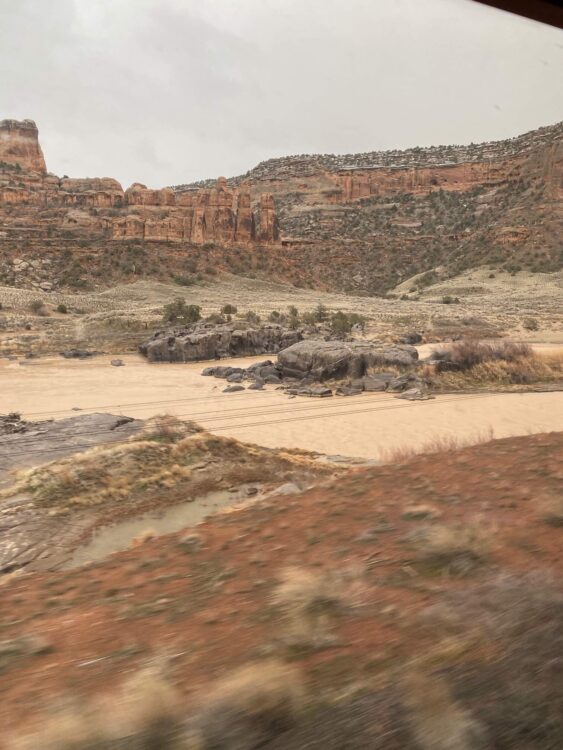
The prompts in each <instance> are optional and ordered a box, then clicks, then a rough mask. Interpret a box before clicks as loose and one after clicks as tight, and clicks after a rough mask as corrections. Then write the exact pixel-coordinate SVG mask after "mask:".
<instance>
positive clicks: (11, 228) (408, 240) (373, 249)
mask: <svg viewBox="0 0 563 750" xmlns="http://www.w3.org/2000/svg"><path fill="white" fill-rule="evenodd" d="M562 206H563V123H559V124H557V125H552V126H550V127H546V128H540V129H539V130H535V131H532V132H530V133H525V134H524V135H521V136H518V137H517V138H511V139H508V140H505V141H499V142H493V143H482V144H471V145H469V146H437V147H433V148H424V149H422V148H414V149H408V150H405V151H386V152H368V153H361V154H346V155H342V156H336V155H331V154H324V155H323V154H320V155H301V156H290V157H284V158H280V159H271V160H269V161H266V162H262V163H261V164H259V165H258V166H256V167H255V168H254V169H252V170H250V171H249V172H248V173H247V174H245V175H243V176H239V177H233V178H230V179H225V178H224V177H220V178H219V179H218V180H217V181H212V180H205V181H202V182H198V183H193V184H191V185H178V186H175V187H172V188H171V187H168V188H162V189H160V190H153V189H149V188H147V187H146V186H145V185H142V184H140V183H135V184H133V185H131V187H130V188H128V189H127V190H125V191H124V190H123V189H122V187H121V185H120V184H119V183H118V182H116V181H115V180H113V179H110V178H98V179H69V178H62V179H60V178H58V177H57V176H55V175H52V174H48V173H46V172H45V164H44V161H43V156H42V154H41V149H40V148H39V144H38V140H37V128H36V127H35V124H34V123H32V122H31V121H28V120H26V121H24V122H21V123H18V122H15V121H12V120H8V121H4V123H2V126H1V127H0V261H2V266H1V267H0V275H1V277H2V279H3V281H4V283H8V284H15V285H18V284H22V285H26V286H29V285H32V286H37V285H39V286H40V288H41V289H43V286H41V285H40V284H41V283H43V282H44V283H46V284H52V282H53V283H54V286H53V285H52V286H51V287H48V288H56V286H57V285H64V284H66V283H69V285H72V284H73V283H74V279H75V278H77V277H80V278H79V281H81V273H79V272H78V271H77V272H76V273H72V274H63V280H62V281H61V282H60V284H59V280H58V279H56V278H54V277H51V276H49V273H50V271H48V269H47V270H46V271H45V274H44V275H46V276H47V278H41V279H37V278H28V276H29V275H22V274H21V273H19V272H18V269H23V268H24V267H25V266H24V265H22V262H23V263H30V262H31V261H33V262H34V263H41V262H43V260H44V259H45V255H50V262H52V263H53V265H52V266H51V268H54V267H55V265H56V260H57V257H56V253H57V252H58V253H60V251H61V250H64V251H65V252H66V253H67V254H68V253H70V256H68V257H72V259H73V260H76V265H77V266H80V265H81V263H80V260H81V258H83V257H85V256H87V265H88V268H87V269H86V272H85V275H86V276H88V275H89V274H91V277H90V279H86V283H90V282H91V281H92V277H93V279H95V282H94V283H99V282H98V281H97V280H98V279H99V280H102V281H103V280H104V279H105V278H107V273H106V272H105V271H104V269H103V268H101V266H102V265H103V263H101V262H100V268H97V267H96V263H97V262H98V260H97V258H99V257H102V256H104V254H105V255H108V254H110V255H111V254H112V253H113V252H114V249H115V255H116V256H119V255H120V254H122V253H123V250H124V249H126V248H128V246H129V245H131V246H139V245H140V246H142V245H143V244H145V243H154V245H157V246H159V247H158V252H159V261H160V263H161V268H162V271H163V275H166V274H170V275H173V274H176V273H179V268H180V273H184V269H183V268H182V265H181V262H182V256H183V254H184V253H185V254H186V255H189V254H190V248H191V249H192V250H191V251H192V253H193V255H194V257H197V264H198V265H197V270H198V271H201V270H202V269H203V268H207V267H208V266H210V267H214V268H222V269H226V270H232V271H234V272H235V273H240V272H242V269H244V270H245V271H246V272H248V271H252V272H253V273H255V274H256V275H267V276H268V278H270V279H275V280H279V281H282V282H288V281H289V282H292V283H295V284H299V285H301V286H309V287H313V288H323V289H337V290H345V291H350V292H356V293H361V294H365V293H368V294H381V293H385V292H387V291H389V290H390V289H392V288H393V287H395V286H396V285H397V284H399V283H400V282H402V281H405V280H406V279H408V278H411V277H413V276H414V275H415V274H421V273H422V272H424V271H428V270H430V269H434V268H437V267H442V268H444V269H445V271H446V272H447V273H449V274H451V275H455V274H457V273H459V272H460V271H462V270H465V269H467V268H470V267H474V266H483V265H488V266H491V267H492V270H494V269H502V270H504V271H508V272H510V273H516V272H518V270H519V269H521V268H522V269H529V270H532V271H542V272H550V271H555V270H557V269H559V268H561V267H562V263H563V258H562V256H561V252H560V251H561V239H560V237H561V230H560V215H561V210H562ZM169 245H173V247H174V248H176V247H178V246H179V247H180V248H181V249H180V252H177V250H176V249H170V250H168V246H169ZM259 247H265V248H267V249H268V253H267V254H264V256H262V255H261V254H260V253H254V250H255V249H256V248H259ZM46 248H51V249H49V250H46ZM85 248H88V252H86V251H85V250H84V249H85ZM198 248H201V250H200V249H198ZM233 248H236V249H237V252H232V250H233ZM97 250H103V252H100V253H97V252H96V251H97ZM239 251H240V252H239ZM131 252H132V254H133V250H132V251H131ZM145 252H147V253H148V252H150V251H147V250H145V249H143V248H142V247H141V248H140V249H139V252H138V256H139V257H144V253H145ZM153 252H156V249H153ZM166 258H168V259H169V263H168V265H167V260H166ZM67 265H68V266H69V267H72V263H69V264H67ZM84 265H86V264H84ZM111 265H112V269H113V271H112V273H113V274H114V278H117V277H123V278H129V279H131V278H133V277H134V276H135V275H138V274H139V273H142V274H144V273H145V272H146V273H147V274H149V273H155V271H154V270H152V271H151V270H149V266H150V264H148V263H144V264H143V266H142V270H141V271H139V268H140V263H139V262H136V263H133V262H129V260H123V259H122V260H121V262H120V261H118V260H117V259H116V261H115V263H113V261H112V263H111ZM126 269H134V270H133V271H131V270H129V271H128V270H126ZM106 271H107V266H106ZM66 278H69V279H70V282H67V281H66V280H65V279H66Z"/></svg>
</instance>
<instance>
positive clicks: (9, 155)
mask: <svg viewBox="0 0 563 750" xmlns="http://www.w3.org/2000/svg"><path fill="white" fill-rule="evenodd" d="M0 162H4V163H6V164H14V165H18V166H19V167H21V168H22V169H26V170H30V171H31V172H43V173H44V172H46V171H47V167H46V166H45V159H44V158H43V152H42V151H41V146H40V145H39V131H38V130H37V125H36V124H35V123H34V122H33V120H23V121H21V122H20V121H18V120H2V121H0Z"/></svg>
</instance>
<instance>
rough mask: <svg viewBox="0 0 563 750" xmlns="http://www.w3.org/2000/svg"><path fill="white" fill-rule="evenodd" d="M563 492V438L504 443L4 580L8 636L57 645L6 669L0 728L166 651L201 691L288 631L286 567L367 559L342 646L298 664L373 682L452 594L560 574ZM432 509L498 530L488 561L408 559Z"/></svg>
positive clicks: (184, 680)
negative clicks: (436, 564) (547, 508)
mask: <svg viewBox="0 0 563 750" xmlns="http://www.w3.org/2000/svg"><path fill="white" fill-rule="evenodd" d="M562 486H563V433H561V432H559V433H549V434H542V435H535V436H530V437H521V438H510V439H506V440H498V441H494V442H492V443H489V444H483V445H479V446H475V447H472V448H467V449H464V450H461V451H458V452H452V453H443V454H434V455H429V456H420V457H417V458H415V459H412V460H411V461H409V462H408V463H405V464H402V465H393V466H384V467H378V468H370V469H367V470H366V469H361V470H356V471H353V472H351V473H350V474H348V475H346V476H344V477H342V478H340V479H338V480H336V483H334V482H333V483H332V484H329V483H327V484H322V485H319V486H317V487H315V488H314V489H312V490H310V491H308V492H306V493H304V494H302V495H292V496H279V497H276V498H275V500H274V499H270V500H268V501H265V502H263V503H261V504H258V505H255V506H252V507H250V508H248V509H245V510H241V511H238V512H235V513H231V514H226V515H221V516H216V517H214V518H213V519H211V520H209V521H208V522H206V523H204V524H202V525H201V526H199V527H198V528H197V533H198V535H199V536H200V537H201V540H202V542H203V544H202V546H201V547H200V548H199V549H198V550H196V551H192V552H189V551H186V549H185V548H184V547H183V546H182V545H181V544H180V543H179V540H180V538H181V536H182V534H172V535H167V536H162V537H158V538H156V539H152V540H149V541H147V542H145V543H143V544H142V545H140V546H137V547H134V548H132V549H130V550H127V551H126V552H123V553H118V554H115V555H113V556H111V557H110V558H108V559H107V560H106V561H104V562H103V563H100V564H95V565H91V566H88V567H85V568H80V569H77V570H73V571H64V572H60V571H59V572H54V573H50V574H31V575H24V576H21V577H19V578H15V579H13V580H12V581H10V582H8V583H6V584H5V585H4V586H3V587H2V588H1V589H0V591H1V596H2V610H1V614H0V640H8V639H13V638H17V637H19V636H23V635H33V636H41V637H42V638H45V639H46V640H47V641H48V642H49V644H51V646H52V650H51V651H50V652H49V653H44V654H42V655H36V656H28V657H22V658H20V659H17V660H15V661H12V662H10V663H9V664H8V666H7V667H6V669H5V670H4V672H3V673H2V672H0V696H1V706H2V708H1V714H0V720H1V723H2V726H3V728H4V730H5V731H7V732H8V731H10V730H14V729H16V728H20V727H22V725H24V724H27V723H28V722H29V721H30V720H32V719H33V718H37V717H38V716H40V715H41V713H42V712H43V711H44V710H46V707H47V706H48V705H49V703H50V702H51V701H52V700H53V698H54V697H56V696H57V695H58V694H59V693H63V692H69V691H70V692H72V693H73V694H90V693H94V692H96V691H103V690H106V689H108V688H109V687H111V686H113V685H114V684H116V683H117V682H118V681H119V680H120V679H121V678H122V677H123V675H124V674H127V672H129V671H131V670H133V669H135V668H136V667H137V666H138V665H139V664H142V663H144V662H145V660H146V659H147V658H151V657H155V656H159V655H164V656H168V657H170V665H171V673H172V676H173V679H174V681H175V682H176V683H177V685H178V687H179V688H180V690H182V691H183V692H184V693H185V694H186V696H188V697H189V696H194V695H195V694H196V693H197V692H198V690H199V689H200V687H201V686H202V685H203V684H204V683H207V682H209V681H210V680H212V679H214V678H215V677H217V676H218V675H220V674H222V673H223V672H224V671H225V670H227V669H230V668H232V667H236V666H239V665H241V664H244V663H246V662H248V661H249V660H251V659H253V658H256V657H260V656H261V655H264V654H265V653H267V652H269V651H270V650H271V649H272V648H274V647H275V643H276V639H279V638H280V637H283V635H284V628H283V626H282V625H281V623H280V621H279V618H277V617H276V616H275V613H274V611H273V610H272V608H271V607H270V606H269V596H270V594H271V592H272V590H273V588H274V586H275V584H276V575H277V574H278V572H279V571H280V569H282V568H283V567H284V566H286V565H299V566H302V567H307V568H313V569H315V570H321V571H322V570H339V569H342V568H343V567H345V566H349V565H351V564H356V563H359V564H361V566H362V567H365V568H366V572H365V574H364V575H363V576H362V577H361V581H360V582H359V583H358V585H357V591H353V592H350V595H351V597H352V598H353V600H354V602H355V603H356V604H357V606H355V607H352V608H351V610H350V611H349V613H346V615H345V616H343V617H341V618H339V620H338V623H337V625H336V628H335V632H336V633H337V635H338V643H337V644H335V645H334V646H332V647H330V648H325V649H324V650H318V651H314V652H310V653H307V654H303V655H302V656H300V657H297V655H296V658H300V665H301V666H302V667H303V668H304V670H305V671H306V673H307V677H308V680H309V681H310V683H311V684H313V685H317V684H319V685H320V684H321V683H322V684H323V685H327V684H328V685H330V684H331V685H338V686H340V687H343V686H344V685H346V684H349V683H352V682H357V681H361V680H369V679H375V678H377V675H378V674H379V673H381V671H382V669H384V668H385V667H386V666H387V665H389V664H391V663H396V662H397V661H398V660H399V661H400V660H401V659H403V658H405V657H407V656H409V655H412V654H414V653H420V652H421V651H424V649H425V647H426V646H427V645H429V644H430V643H431V642H432V641H433V640H435V633H432V632H429V631H428V630H427V629H426V630H425V629H424V628H421V627H420V625H419V624H418V625H417V624H416V622H415V615H416V613H417V612H419V611H420V610H421V609H422V608H424V607H426V606H428V605H430V604H432V603H436V602H439V601H440V599H441V598H442V597H443V596H444V593H445V592H449V591H452V590H455V589H457V590H459V589H463V587H464V586H467V585H468V580H470V581H471V582H475V581H480V580H485V579H487V578H490V577H491V576H492V575H496V574H498V572H499V571H503V572H504V571H508V572H515V573H525V572H528V571H530V570H540V571H545V573H546V574H551V575H553V576H554V577H557V578H558V577H559V576H560V575H561V570H562V563H563V549H562V546H561V534H562V529H561V528H558V527H556V526H551V525H548V524H547V523H545V521H544V520H543V518H542V512H541V506H542V503H544V502H549V501H550V500H556V499H557V498H558V497H560V495H561V487H562ZM422 504H424V505H432V506H433V507H435V508H436V509H437V510H438V511H439V513H440V514H441V517H440V519H439V522H440V523H448V522H455V521H462V522H469V521H474V520H475V519H479V520H480V522H481V523H483V524H485V525H486V527H487V528H488V529H489V530H490V531H491V535H492V539H493V544H492V548H491V551H490V553H489V555H488V557H487V558H486V561H485V563H484V564H483V565H481V566H480V567H479V568H477V569H476V570H474V571H472V572H471V573H470V574H468V575H466V576H465V577H456V576H453V575H443V574H441V575H433V576H432V575H429V574H427V573H421V572H420V571H419V570H417V569H416V566H413V565H412V564H409V560H411V561H412V556H413V553H412V549H411V548H410V547H409V544H408V543H407V542H406V541H405V537H406V535H407V534H408V533H409V532H412V531H413V530H414V529H416V528H417V527H420V526H421V525H428V523H432V522H431V521H428V520H422V521H421V520H405V519H404V518H403V517H402V514H403V512H404V509H405V507H407V506H412V505H422ZM370 530H371V533H370V534H367V533H366V532H368V531H370ZM362 535H364V538H362Z"/></svg>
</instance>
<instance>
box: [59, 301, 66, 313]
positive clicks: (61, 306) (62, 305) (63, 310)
mask: <svg viewBox="0 0 563 750" xmlns="http://www.w3.org/2000/svg"><path fill="white" fill-rule="evenodd" d="M57 312H58V313H62V314H63V315H66V314H67V312H68V309H67V306H66V305H64V304H63V303H62V302H61V303H60V304H59V305H57Z"/></svg>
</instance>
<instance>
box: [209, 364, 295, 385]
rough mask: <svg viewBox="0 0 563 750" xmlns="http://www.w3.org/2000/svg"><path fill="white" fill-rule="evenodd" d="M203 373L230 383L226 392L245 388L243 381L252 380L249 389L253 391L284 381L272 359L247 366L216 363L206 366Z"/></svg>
mask: <svg viewBox="0 0 563 750" xmlns="http://www.w3.org/2000/svg"><path fill="white" fill-rule="evenodd" d="M201 374H202V375H206V376H208V377H209V376H210V377H215V378H223V379H225V380H226V381H227V383H229V384H230V385H228V386H227V387H226V388H225V393H235V392H236V391H242V390H244V386H242V385H241V383H242V382H243V381H250V385H249V386H248V389H249V390H251V391H258V390H261V389H262V388H263V387H264V385H281V382H282V376H281V373H280V371H279V369H278V368H277V366H276V365H275V364H274V363H273V362H272V361H271V360H270V359H266V360H264V361H263V362H255V363H254V364H253V365H250V367H246V368H243V367H224V366H222V365H215V366H214V367H206V368H205V369H204V370H203V372H202V373H201Z"/></svg>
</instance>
